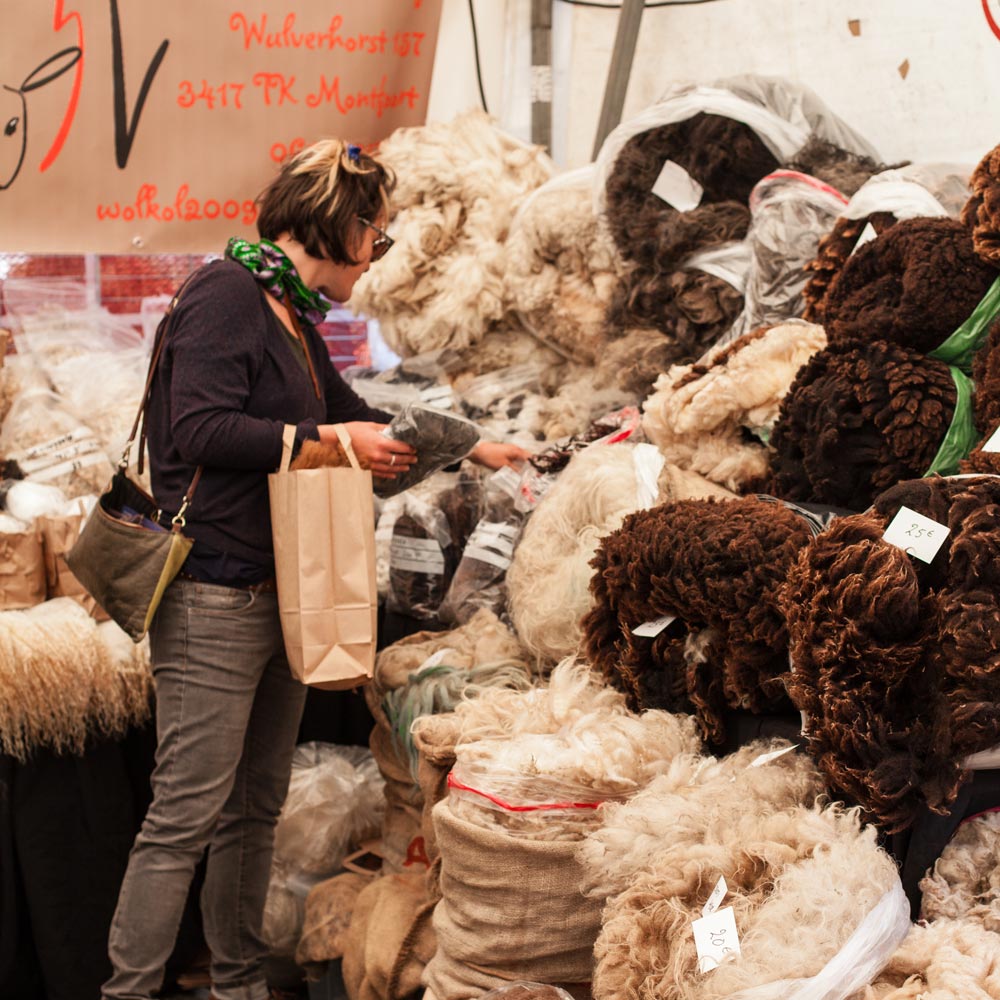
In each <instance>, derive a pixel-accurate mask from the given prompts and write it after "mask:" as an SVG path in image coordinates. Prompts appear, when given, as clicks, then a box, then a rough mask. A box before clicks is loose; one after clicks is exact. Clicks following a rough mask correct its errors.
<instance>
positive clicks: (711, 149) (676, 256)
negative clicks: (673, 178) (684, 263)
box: [606, 112, 779, 274]
mask: <svg viewBox="0 0 1000 1000" xmlns="http://www.w3.org/2000/svg"><path fill="white" fill-rule="evenodd" d="M666 160H672V161H673V162H674V163H676V164H678V165H679V166H681V167H683V168H684V169H685V170H686V171H687V172H688V173H689V174H690V175H691V177H692V178H694V180H695V181H697V182H698V183H699V184H700V185H701V186H702V188H703V189H704V194H703V196H702V200H701V204H700V205H699V206H698V207H697V208H695V209H692V210H691V211H688V212H679V211H677V209H675V208H673V207H671V206H670V205H669V204H667V202H665V201H664V200H663V199H661V198H660V197H658V196H657V195H655V194H653V192H652V188H653V185H654V184H655V183H656V179H657V177H658V176H659V174H660V171H661V170H662V169H663V164H664V162H665V161H666ZM778 165H779V164H778V161H777V160H776V159H775V157H774V154H773V153H771V152H770V150H768V148H767V146H765V145H764V143H763V142H762V140H761V139H760V137H759V136H758V135H757V134H756V133H755V132H754V131H753V129H751V128H750V126H749V125H745V124H743V123H742V122H738V121H735V120H733V119H731V118H725V117H722V116H720V115H713V114H706V113H704V112H700V113H698V114H696V115H694V116H693V117H691V118H688V119H686V120H684V121H679V122H672V123H670V124H667V125H660V126H658V127H656V128H651V129H648V130H647V131H645V132H640V133H639V134H637V135H635V136H633V137H632V138H631V139H629V140H628V142H627V143H626V144H625V146H624V147H623V148H622V150H621V152H620V153H619V154H618V158H617V159H616V160H615V165H614V168H613V170H612V172H611V175H610V176H609V178H608V182H607V185H606V193H607V208H606V213H607V218H608V223H609V225H610V227H611V233H612V235H613V236H614V239H615V243H616V244H617V246H618V249H619V251H620V252H621V254H622V255H623V256H624V257H626V258H627V259H629V260H632V261H635V262H636V263H637V264H639V266H640V267H641V268H642V269H643V270H644V271H645V272H646V273H649V274H656V273H660V274H662V273H665V272H668V271H670V270H673V269H674V268H675V267H676V266H677V265H678V264H679V263H680V261H681V260H682V259H683V258H684V257H686V256H687V255H688V254H690V253H692V252H693V251H694V250H698V249H701V248H703V247H708V246H715V245H718V244H720V243H725V242H728V241H729V240H739V239H743V237H744V236H745V235H746V232H747V228H748V226H749V224H750V210H749V208H747V199H748V198H749V197H750V191H751V189H752V188H753V186H754V184H756V182H757V181H759V180H760V178H761V177H763V176H764V175H765V174H768V173H770V172H771V171H772V170H774V169H775V168H776V167H777V166H778Z"/></svg>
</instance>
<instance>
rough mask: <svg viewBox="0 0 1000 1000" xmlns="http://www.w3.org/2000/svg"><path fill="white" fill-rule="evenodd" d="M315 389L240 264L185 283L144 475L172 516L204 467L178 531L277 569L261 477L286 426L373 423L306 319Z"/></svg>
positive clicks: (163, 362)
mask: <svg viewBox="0 0 1000 1000" xmlns="http://www.w3.org/2000/svg"><path fill="white" fill-rule="evenodd" d="M303 332H304V334H305V336H306V339H307V342H308V345H309V351H310V354H311V355H312V360H313V365H314V367H315V370H316V373H317V376H318V378H319V381H320V387H321V390H322V392H323V398H322V399H317V398H316V393H315V391H314V389H313V386H312V382H311V380H310V378H309V374H308V372H307V371H306V369H305V366H304V364H303V359H302V358H301V356H299V357H297V356H296V349H295V346H294V344H293V342H292V340H291V336H290V334H289V333H288V332H287V331H286V330H285V328H284V326H283V325H282V323H281V322H280V320H279V319H278V317H277V316H275V314H274V312H273V310H272V309H271V308H270V306H269V305H268V303H267V301H266V297H265V293H264V292H263V290H262V289H261V287H260V286H259V285H258V284H257V281H256V280H255V279H254V277H253V275H252V274H251V273H250V272H249V271H248V270H246V268H244V267H243V266H242V265H241V264H237V263H235V262H233V261H229V260H222V261H215V262H213V263H210V264H207V265H206V266H205V267H203V268H202V269H201V270H200V271H199V272H198V273H197V274H195V275H194V277H192V279H191V280H190V281H189V282H188V283H187V286H186V287H185V288H184V291H183V294H182V295H181V297H180V301H179V302H178V304H177V306H176V308H175V312H174V316H173V318H172V321H171V325H170V330H169V333H168V335H167V340H166V343H165V346H164V349H163V354H162V356H161V358H160V362H159V365H158V367H157V371H156V376H155V379H154V382H153V386H152V390H151V393H150V399H149V406H148V408H147V431H148V446H149V460H150V462H149V464H150V478H151V483H152V487H153V495H154V496H155V497H156V500H157V503H158V504H159V505H160V506H161V507H162V508H163V510H164V511H166V512H168V513H173V512H175V511H176V510H177V509H178V508H179V507H180V504H181V497H182V496H183V495H184V493H185V491H186V490H187V488H188V486H189V485H190V482H191V477H192V476H193V475H194V471H195V469H196V468H197V466H198V465H202V466H204V471H203V473H202V477H201V481H200V483H199V484H198V488H197V491H196V493H195V496H194V500H193V501H192V503H191V506H190V508H189V510H188V514H187V527H186V529H185V533H186V534H187V535H188V536H189V537H191V538H194V539H195V543H196V549H195V551H196V552H197V551H198V549H199V548H204V546H208V547H210V548H211V549H212V550H215V551H216V552H219V553H223V554H225V555H226V556H230V557H233V558H234V559H235V560H236V561H238V562H241V563H242V562H248V563H251V564H254V565H256V566H259V567H261V569H262V570H265V571H269V570H272V569H273V565H274V555H273V548H272V544H271V520H270V507H269V503H268V494H267V474H268V473H269V472H273V471H274V470H275V469H276V468H277V466H278V463H279V462H280V460H281V435H282V431H283V429H284V425H285V424H295V425H296V427H297V437H298V438H299V440H302V439H303V438H314V439H316V438H318V437H319V433H318V431H317V425H318V424H321V423H346V422H347V421H351V420H374V421H378V422H379V423H385V422H387V421H388V420H389V419H390V415H389V414H387V413H384V412H383V411H381V410H375V409H372V408H371V407H370V406H368V405H367V404H366V403H365V402H364V400H362V399H361V398H360V397H359V396H358V395H357V394H356V393H355V392H354V391H353V390H352V389H351V388H350V387H349V386H348V385H347V383H346V382H344V380H343V379H342V378H341V377H340V374H339V373H338V372H337V370H336V369H335V368H334V366H333V364H332V362H331V361H330V357H329V355H328V354H327V350H326V345H325V344H324V343H323V340H322V338H321V337H320V336H319V334H318V333H317V332H316V331H315V330H314V329H313V328H312V327H311V326H309V325H308V324H303Z"/></svg>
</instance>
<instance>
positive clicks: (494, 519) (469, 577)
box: [438, 470, 527, 625]
mask: <svg viewBox="0 0 1000 1000" xmlns="http://www.w3.org/2000/svg"><path fill="white" fill-rule="evenodd" d="M501 471H502V470H501ZM526 516H527V515H526V514H525V513H524V512H523V511H519V510H518V509H517V507H516V505H515V494H513V493H512V492H511V490H510V488H509V484H508V480H507V478H506V477H501V478H500V479H497V477H496V474H494V475H493V476H491V477H490V479H489V480H488V481H487V484H486V499H485V511H484V513H483V516H482V517H481V518H480V519H479V522H478V523H477V524H476V526H475V528H474V529H473V531H472V534H471V535H470V536H469V540H468V541H467V542H466V543H465V548H464V549H463V550H462V557H461V559H460V560H459V563H458V566H457V567H456V569H455V574H454V576H453V577H452V578H451V583H450V584H449V585H448V591H447V593H446V594H445V596H444V600H443V601H442V602H441V607H440V608H439V610H438V615H439V617H440V619H441V620H442V621H443V622H445V623H446V624H449V625H464V624H466V622H468V621H469V619H470V618H472V616H473V615H475V613H476V612H477V611H479V610H480V609H482V608H486V609H488V610H490V611H492V612H493V613H494V614H496V615H500V614H501V613H502V612H503V611H504V610H505V609H506V606H507V588H506V586H505V581H506V578H507V570H508V569H509V568H510V563H511V560H512V559H513V557H514V548H515V546H516V545H517V542H518V539H519V538H520V537H521V529H522V528H523V527H524V522H525V518H526Z"/></svg>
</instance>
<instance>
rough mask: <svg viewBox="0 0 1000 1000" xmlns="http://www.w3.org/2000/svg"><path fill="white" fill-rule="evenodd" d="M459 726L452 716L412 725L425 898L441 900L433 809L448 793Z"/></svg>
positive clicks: (429, 718)
mask: <svg viewBox="0 0 1000 1000" xmlns="http://www.w3.org/2000/svg"><path fill="white" fill-rule="evenodd" d="M457 741H458V724H457V723H456V722H455V715H454V713H452V712H448V713H446V714H444V715H425V716H422V717H421V718H420V719H418V720H417V722H416V723H415V724H414V726H413V743H414V745H415V746H416V748H417V752H418V754H419V758H418V763H417V780H418V781H419V782H420V793H421V796H422V797H423V802H424V808H423V814H422V816H421V820H420V829H421V833H422V835H423V843H424V852H425V854H426V856H427V895H428V896H429V897H430V898H431V899H433V900H435V901H436V900H438V899H440V898H441V863H440V856H441V852H440V851H439V850H438V844H437V835H436V834H435V832H434V819H433V811H434V807H435V806H436V805H437V804H438V803H439V802H440V801H441V800H442V799H443V798H444V797H445V796H446V795H447V794H448V772H449V771H450V770H451V769H452V767H453V766H454V764H455V744H456V742H457Z"/></svg>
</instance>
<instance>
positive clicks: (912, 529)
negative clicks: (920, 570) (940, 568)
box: [882, 507, 949, 563]
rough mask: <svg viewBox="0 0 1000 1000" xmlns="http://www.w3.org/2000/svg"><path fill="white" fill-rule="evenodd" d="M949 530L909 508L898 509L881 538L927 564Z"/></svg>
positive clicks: (935, 553) (936, 552)
mask: <svg viewBox="0 0 1000 1000" xmlns="http://www.w3.org/2000/svg"><path fill="white" fill-rule="evenodd" d="M948 532H949V529H948V528H947V527H945V525H943V524H940V523H939V522H937V521H932V520H931V519H930V518H929V517H924V515H923V514H918V513H917V512H916V511H915V510H910V508H909V507H900V508H899V512H898V513H897V514H896V516H895V517H894V518H893V519H892V520H891V521H890V522H889V527H888V528H886V529H885V534H883V535H882V538H883V539H884V540H885V541H887V542H889V544H890V545H896V546H898V547H899V548H901V549H902V550H903V551H904V552H907V553H909V554H910V555H911V556H913V557H914V558H916V559H920V560H921V561H922V562H925V563H929V562H931V561H932V560H933V559H934V557H935V556H936V555H937V554H938V549H940V548H941V546H942V545H943V544H944V540H945V539H946V538H947V537H948Z"/></svg>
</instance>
